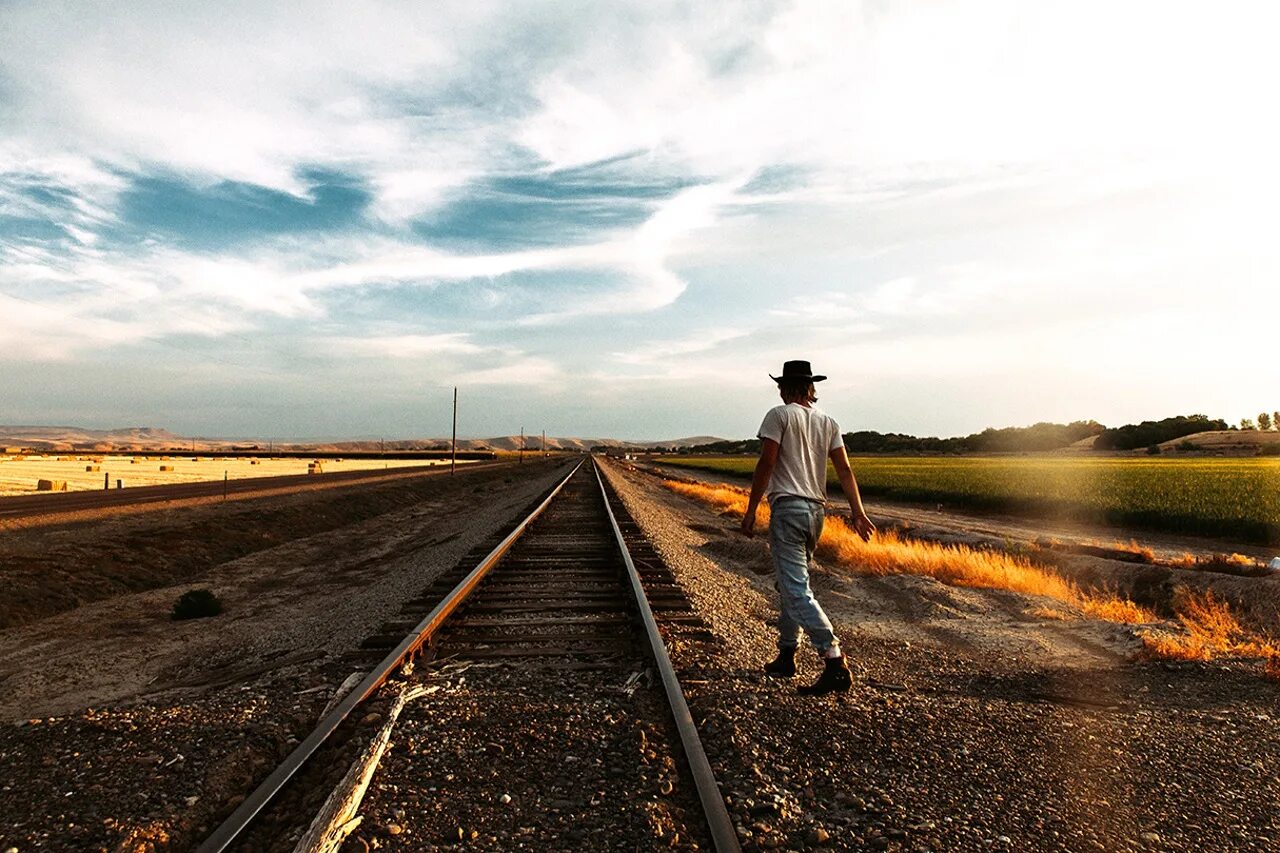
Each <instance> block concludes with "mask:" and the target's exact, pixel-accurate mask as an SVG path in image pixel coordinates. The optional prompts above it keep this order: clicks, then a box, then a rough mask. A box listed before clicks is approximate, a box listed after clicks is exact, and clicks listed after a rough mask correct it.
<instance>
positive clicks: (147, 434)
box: [0, 426, 183, 450]
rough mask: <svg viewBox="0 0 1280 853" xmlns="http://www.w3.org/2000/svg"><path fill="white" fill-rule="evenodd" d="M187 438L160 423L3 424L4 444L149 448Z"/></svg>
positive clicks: (55, 447) (1, 438)
mask: <svg viewBox="0 0 1280 853" xmlns="http://www.w3.org/2000/svg"><path fill="white" fill-rule="evenodd" d="M182 441H183V439H182V438H181V437H179V436H177V435H174V434H173V433H171V432H169V431H168V430H166V429H159V428H157V427H120V428H118V429H85V428H84V427H75V426H0V445H4V446H6V447H9V446H13V447H28V448H31V449H32V450H76V449H79V450H146V449H149V448H153V447H168V446H170V445H173V444H179V443H181V442H182Z"/></svg>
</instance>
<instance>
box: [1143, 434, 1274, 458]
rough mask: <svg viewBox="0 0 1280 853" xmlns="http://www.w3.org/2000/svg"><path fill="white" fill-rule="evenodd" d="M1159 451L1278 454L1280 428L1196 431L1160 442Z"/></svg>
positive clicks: (1244, 454)
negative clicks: (1278, 429) (1277, 429)
mask: <svg viewBox="0 0 1280 853" xmlns="http://www.w3.org/2000/svg"><path fill="white" fill-rule="evenodd" d="M1160 452H1161V453H1178V452H1198V453H1217V454H1223V455H1229V456H1254V455H1257V454H1265V455H1267V456H1270V455H1272V454H1277V455H1280V432H1275V431H1274V430H1271V431H1263V430H1257V429H1230V430H1227V429H1222V430H1210V431H1208V432H1197V433H1194V434H1193V435H1188V436H1184V437H1182V438H1177V439H1174V440H1172V441H1166V442H1163V443H1161V444H1160Z"/></svg>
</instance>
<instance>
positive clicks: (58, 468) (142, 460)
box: [0, 453, 469, 495]
mask: <svg viewBox="0 0 1280 853" xmlns="http://www.w3.org/2000/svg"><path fill="white" fill-rule="evenodd" d="M315 460H319V461H320V464H321V467H322V468H323V470H324V473H326V474H330V473H334V472H337V471H363V470H370V469H375V468H388V467H389V468H406V467H430V466H439V465H448V464H449V460H447V459H445V460H439V459H385V460H384V459H346V458H325V457H322V456H317V457H314V459H312V458H303V459H292V458H289V459H286V458H264V459H250V458H247V457H223V458H210V457H208V456H203V457H190V456H183V457H179V456H162V455H134V454H126V455H117V454H70V453H63V454H52V453H51V454H45V455H43V456H42V455H39V454H35V455H25V456H0V495H27V494H35V493H36V483H37V481H39V480H42V479H45V480H65V481H66V484H67V491H86V490H92V489H101V488H102V483H103V477H104V476H108V477H109V479H110V484H111V488H113V489H114V488H116V480H120V481H121V482H122V485H123V486H124V488H126V489H127V488H130V487H133V486H159V485H167V484H171V483H195V482H201V481H208V480H221V479H222V478H223V476H224V472H225V476H226V477H227V479H230V480H243V479H247V478H250V477H279V476H284V475H288V474H306V473H307V467H308V466H309V465H310V464H311V463H312V462H313V461H315ZM458 464H459V465H464V464H469V463H468V462H464V461H462V460H458ZM161 467H164V468H166V469H169V470H164V471H162V470H160V469H161ZM87 469H93V470H87Z"/></svg>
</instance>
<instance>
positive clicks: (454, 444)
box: [449, 385, 458, 476]
mask: <svg viewBox="0 0 1280 853" xmlns="http://www.w3.org/2000/svg"><path fill="white" fill-rule="evenodd" d="M449 444H450V447H451V448H452V449H451V450H450V451H449V476H453V472H454V469H456V468H457V466H458V386H457V385H455V386H453V438H452V439H451V440H450V443H449Z"/></svg>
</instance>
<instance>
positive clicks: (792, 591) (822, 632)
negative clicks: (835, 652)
mask: <svg viewBox="0 0 1280 853" xmlns="http://www.w3.org/2000/svg"><path fill="white" fill-rule="evenodd" d="M769 516H770V518H769V544H770V547H771V551H772V553H773V571H774V576H775V578H776V580H775V586H776V587H777V589H778V596H779V598H780V604H781V607H780V613H779V615H778V648H780V649H794V648H795V647H796V645H797V644H798V643H799V642H800V629H802V628H803V629H804V632H805V633H806V634H808V635H809V639H810V640H811V641H812V642H813V646H814V648H816V649H817V650H818V652H819V653H820V654H821V653H825V652H826V651H827V650H828V649H831V648H832V647H837V646H839V645H840V641H839V640H837V639H836V635H835V632H834V631H832V629H831V620H830V619H828V618H827V614H826V613H824V612H823V611H822V607H821V605H819V604H818V600H817V599H816V598H814V597H813V590H811V589H810V588H809V563H810V562H811V561H812V560H813V550H814V548H816V547H817V545H818V537H819V536H821V535H822V522H823V521H824V518H825V514H824V512H823V507H822V504H820V503H818V502H817V501H811V500H806V499H805V498H800V497H791V496H786V495H784V496H780V497H778V498H775V499H774V500H771V501H770V502H769Z"/></svg>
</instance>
